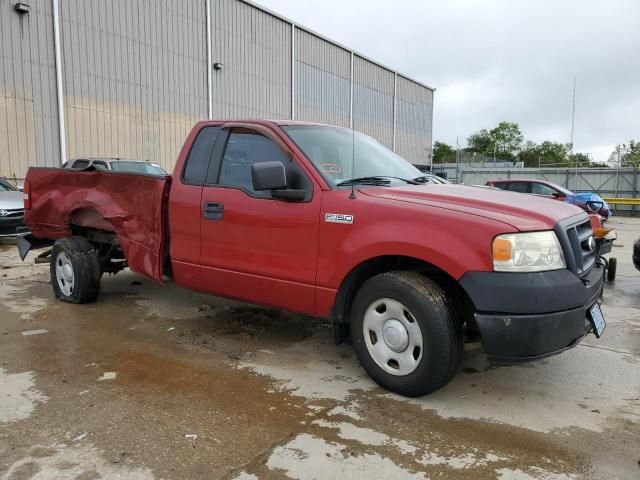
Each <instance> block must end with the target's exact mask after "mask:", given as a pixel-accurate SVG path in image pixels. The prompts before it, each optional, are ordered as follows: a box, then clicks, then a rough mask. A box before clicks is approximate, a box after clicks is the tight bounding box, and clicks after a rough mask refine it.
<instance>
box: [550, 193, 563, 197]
mask: <svg viewBox="0 0 640 480" xmlns="http://www.w3.org/2000/svg"><path fill="white" fill-rule="evenodd" d="M551 196H552V197H553V198H564V195H562V194H561V193H560V192H553V193H552V194H551Z"/></svg>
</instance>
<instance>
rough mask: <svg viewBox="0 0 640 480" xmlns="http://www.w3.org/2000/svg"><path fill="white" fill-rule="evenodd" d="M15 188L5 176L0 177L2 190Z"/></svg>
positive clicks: (6, 190) (7, 190) (9, 190)
mask: <svg viewBox="0 0 640 480" xmlns="http://www.w3.org/2000/svg"><path fill="white" fill-rule="evenodd" d="M13 191H15V188H13V186H12V185H11V184H10V183H9V182H7V181H6V180H5V179H4V178H0V192H13Z"/></svg>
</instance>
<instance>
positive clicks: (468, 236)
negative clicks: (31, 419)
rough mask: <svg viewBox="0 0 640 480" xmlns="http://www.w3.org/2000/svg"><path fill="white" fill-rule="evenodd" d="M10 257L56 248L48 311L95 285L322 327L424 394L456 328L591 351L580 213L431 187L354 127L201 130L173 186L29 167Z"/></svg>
mask: <svg viewBox="0 0 640 480" xmlns="http://www.w3.org/2000/svg"><path fill="white" fill-rule="evenodd" d="M25 194H26V199H25V207H26V212H27V213H26V222H27V225H28V226H29V227H30V228H31V232H32V235H31V236H26V237H23V238H21V239H20V240H19V242H18V247H19V249H20V253H21V255H22V258H24V256H25V255H26V253H27V252H28V251H29V249H30V248H32V247H43V246H46V245H48V246H51V245H53V248H52V249H49V250H47V251H45V252H44V253H43V254H41V255H40V257H41V259H42V258H45V257H47V256H49V257H50V269H51V283H52V285H53V291H54V294H55V296H56V297H58V298H59V299H60V300H63V301H67V302H73V303H84V302H91V301H94V300H96V298H97V297H98V293H99V289H100V278H101V276H102V273H104V272H117V271H118V270H121V269H123V268H125V267H126V266H128V267H129V268H130V269H131V270H133V271H135V272H138V273H140V274H141V275H145V276H147V277H148V278H150V279H153V280H155V281H158V282H164V281H168V280H173V281H175V282H176V283H177V284H178V285H180V286H182V287H185V288H191V289H194V290H200V291H203V292H207V293H210V294H214V295H219V296H224V297H230V298H236V299H240V300H244V301H248V302H252V303H256V304H262V305H267V306H272V307H278V308H283V309H287V310H291V311H294V312H300V313H304V314H307V315H315V316H320V317H326V318H331V319H332V321H333V324H334V332H335V337H336V340H337V341H341V340H343V339H344V338H345V335H346V334H347V332H348V331H349V330H350V335H351V337H352V339H353V344H354V347H355V350H356V352H357V355H358V358H359V359H360V361H361V363H362V365H363V366H364V368H365V369H366V371H367V372H368V373H369V375H370V376H371V377H372V378H373V379H374V380H375V381H377V382H378V383H379V384H380V385H382V386H384V387H386V388H388V389H389V390H392V391H394V392H398V393H401V394H404V395H421V394H425V393H428V392H432V391H434V390H436V389H438V388H440V387H442V386H444V385H445V384H447V382H449V380H450V379H451V378H452V377H453V376H454V375H455V373H456V372H457V370H458V369H459V367H460V363H461V360H462V353H463V340H462V339H463V329H464V328H467V329H468V330H469V331H473V332H479V333H480V335H481V338H482V342H483V344H484V348H485V350H486V352H487V355H488V356H489V359H490V360H491V361H492V362H493V363H503V364H504V363H518V362H523V361H527V360H535V359H539V358H544V357H547V356H549V355H553V354H555V353H559V352H561V351H563V350H566V349H568V348H570V347H572V346H574V345H576V344H577V343H578V342H579V341H580V340H581V339H582V338H583V337H584V336H585V335H587V334H588V333H589V332H590V331H594V333H595V334H596V335H597V336H600V334H601V333H602V330H603V329H604V318H603V317H602V312H601V310H600V306H599V303H598V299H599V297H600V293H601V291H602V285H603V275H602V267H601V265H600V264H599V263H598V262H596V254H595V251H594V249H593V243H594V242H593V235H592V229H591V224H590V223H589V218H588V216H587V214H586V213H585V212H583V211H582V210H580V209H579V208H577V207H575V206H573V205H568V204H564V203H560V202H558V203H557V204H552V208H550V207H549V202H547V201H546V200H543V199H538V198H527V197H523V196H522V195H516V194H512V193H509V192H497V191H495V190H492V189H482V188H476V187H468V186H464V185H448V184H435V183H433V182H429V181H428V179H425V178H424V177H423V174H422V173H421V172H420V171H418V170H417V169H415V168H414V167H413V166H412V165H410V164H409V163H408V162H406V161H405V160H403V159H402V158H400V157H399V156H398V155H396V154H395V153H393V152H391V151H389V150H387V149H386V148H385V147H383V146H382V145H380V144H379V143H377V142H376V141H374V140H373V139H371V138H370V137H368V136H366V135H363V134H360V133H354V132H353V131H351V130H347V129H343V128H338V127H332V126H327V125H318V124H310V123H304V122H294V121H278V122H274V121H266V120H263V121H205V122H201V123H198V124H197V125H196V126H195V127H194V129H193V130H192V132H191V134H190V135H189V137H188V138H187V140H186V142H185V144H184V146H183V148H182V151H181V152H180V156H179V158H178V161H177V162H176V165H175V170H174V173H173V176H171V177H169V176H167V177H158V176H151V175H143V174H131V173H124V172H114V171H104V170H96V169H92V168H89V169H88V170H72V169H55V168H31V169H29V171H28V173H27V179H26V182H25Z"/></svg>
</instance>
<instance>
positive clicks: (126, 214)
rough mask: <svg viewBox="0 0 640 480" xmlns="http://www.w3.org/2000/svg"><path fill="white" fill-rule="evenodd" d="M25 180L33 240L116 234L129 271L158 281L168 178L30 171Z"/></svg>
mask: <svg viewBox="0 0 640 480" xmlns="http://www.w3.org/2000/svg"><path fill="white" fill-rule="evenodd" d="M27 180H28V182H29V185H28V187H27V188H28V191H29V192H30V194H31V208H30V209H28V210H26V212H25V223H26V224H27V227H28V228H29V229H30V231H31V234H32V235H33V236H34V237H35V238H37V239H49V240H55V239H58V238H62V237H67V236H69V235H72V234H73V231H74V229H82V228H91V229H98V230H102V231H107V232H114V233H115V234H116V235H117V238H118V241H119V244H120V247H121V249H122V251H123V252H124V254H125V257H126V259H127V262H128V264H129V268H130V269H131V270H133V271H134V272H137V273H139V274H141V275H144V276H145V277H147V278H149V279H152V280H156V281H162V273H163V264H164V258H165V247H166V243H167V241H166V240H167V239H166V234H167V231H166V225H165V223H166V222H165V217H166V215H165V213H166V202H167V196H168V190H169V185H170V183H171V177H170V176H166V177H158V176H153V175H144V174H132V173H124V172H111V171H105V170H83V171H78V170H71V169H66V168H30V169H29V172H28V174H27Z"/></svg>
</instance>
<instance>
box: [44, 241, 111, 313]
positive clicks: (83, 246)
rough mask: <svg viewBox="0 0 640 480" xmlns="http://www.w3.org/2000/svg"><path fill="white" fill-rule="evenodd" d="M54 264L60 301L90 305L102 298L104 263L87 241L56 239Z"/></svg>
mask: <svg viewBox="0 0 640 480" xmlns="http://www.w3.org/2000/svg"><path fill="white" fill-rule="evenodd" d="M50 265H51V267H50V268H51V284H52V286H53V293H54V295H55V297H56V298H59V299H60V300H62V301H64V302H69V303H89V302H94V301H95V300H96V298H98V294H99V293H100V278H101V272H100V261H99V259H98V253H97V252H96V250H95V248H94V247H93V245H91V243H90V242H89V241H88V240H87V239H86V238H84V237H79V236H72V237H67V238H61V239H59V240H56V242H55V243H54V245H53V250H52V251H51V263H50Z"/></svg>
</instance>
